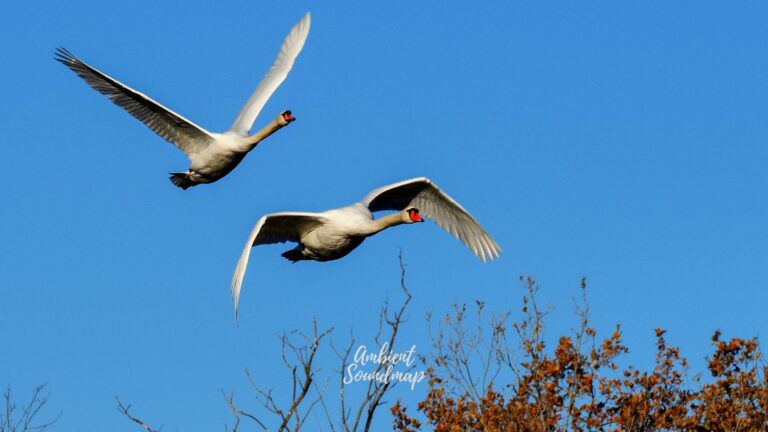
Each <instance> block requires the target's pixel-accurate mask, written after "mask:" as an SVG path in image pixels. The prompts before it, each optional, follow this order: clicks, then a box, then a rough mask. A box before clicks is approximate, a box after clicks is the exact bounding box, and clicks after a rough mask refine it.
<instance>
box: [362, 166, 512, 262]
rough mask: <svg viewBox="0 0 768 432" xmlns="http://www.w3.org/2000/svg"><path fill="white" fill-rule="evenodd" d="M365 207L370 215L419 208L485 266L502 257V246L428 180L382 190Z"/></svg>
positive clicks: (418, 180)
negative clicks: (385, 211)
mask: <svg viewBox="0 0 768 432" xmlns="http://www.w3.org/2000/svg"><path fill="white" fill-rule="evenodd" d="M363 204H365V205H366V206H368V209H369V210H371V212H377V211H382V210H397V211H402V210H404V209H406V208H408V207H414V208H417V209H418V210H419V212H420V214H421V215H422V216H425V217H427V218H429V219H432V220H434V221H435V223H437V224H438V225H439V226H440V227H441V228H443V229H444V230H446V231H448V232H449V233H451V234H452V235H453V236H454V237H456V238H457V239H459V240H460V241H461V242H462V243H464V245H465V246H467V247H468V248H469V249H471V250H472V252H473V253H474V254H475V255H477V256H478V257H479V258H480V259H481V260H483V262H485V261H486V260H491V261H493V259H494V258H497V257H498V256H499V253H501V248H500V247H499V245H498V244H497V243H496V242H495V241H494V240H493V239H492V238H491V236H489V235H488V233H487V232H485V230H484V229H483V227H482V226H481V225H480V224H479V223H478V222H477V220H475V218H474V217H472V215H471V214H469V212H467V211H466V210H464V207H462V206H461V205H459V203H457V202H456V201H454V199H453V198H451V197H450V196H448V194H446V193H445V192H443V191H442V190H440V188H439V187H437V185H435V184H434V183H432V181H431V180H430V179H428V178H426V177H419V178H414V179H410V180H405V181H401V182H398V183H394V184H391V185H388V186H384V187H380V188H378V189H376V190H374V191H373V192H371V193H369V194H368V195H367V196H366V197H365V198H364V199H363Z"/></svg>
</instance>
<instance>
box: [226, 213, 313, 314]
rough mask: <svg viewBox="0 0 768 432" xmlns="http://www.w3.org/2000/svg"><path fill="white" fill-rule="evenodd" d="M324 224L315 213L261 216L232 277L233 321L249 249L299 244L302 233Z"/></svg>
mask: <svg viewBox="0 0 768 432" xmlns="http://www.w3.org/2000/svg"><path fill="white" fill-rule="evenodd" d="M324 222H326V219H325V218H324V217H323V216H321V215H319V214H317V213H299V212H288V213H273V214H269V215H266V216H262V218H261V219H259V221H258V222H256V225H255V226H254V227H253V229H252V230H251V235H250V236H249V237H248V242H247V243H245V248H243V253H242V254H241V255H240V260H239V261H238V262H237V267H236V268H235V274H234V276H233V277H232V287H231V289H232V299H233V300H234V302H235V319H237V303H238V301H239V300H240V287H241V286H242V284H243V277H245V269H246V268H247V267H248V257H250V255H251V248H253V247H254V246H258V245H264V244H272V243H284V242H289V241H290V242H299V241H300V240H301V236H302V234H303V233H306V232H309V231H312V230H313V229H315V228H317V227H318V226H320V225H322V224H323V223H324Z"/></svg>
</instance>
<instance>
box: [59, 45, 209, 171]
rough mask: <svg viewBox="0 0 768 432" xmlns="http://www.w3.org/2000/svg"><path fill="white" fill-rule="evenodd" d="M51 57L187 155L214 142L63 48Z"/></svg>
mask: <svg viewBox="0 0 768 432" xmlns="http://www.w3.org/2000/svg"><path fill="white" fill-rule="evenodd" d="M54 58H55V59H56V60H57V61H59V62H61V63H63V64H64V65H65V66H66V67H68V68H69V69H71V70H72V72H74V73H76V74H77V75H78V76H79V77H80V78H82V79H83V80H84V81H85V82H86V83H87V84H88V85H89V86H91V87H92V88H93V89H94V90H96V91H97V92H99V93H101V94H103V95H105V96H106V97H108V98H109V100H111V101H112V102H113V103H114V104H115V105H117V106H119V107H121V108H123V109H124V110H126V111H127V112H128V113H129V114H130V115H132V116H134V117H136V118H137V119H138V120H139V121H141V122H142V123H144V124H145V125H147V127H149V128H150V129H151V130H152V131H153V132H155V133H156V134H158V135H160V137H162V138H163V139H164V140H166V141H168V142H170V143H172V144H174V145H175V146H176V147H178V148H179V149H181V150H182V151H183V152H184V153H185V154H186V155H187V156H189V155H191V154H194V153H197V152H199V151H201V150H202V149H203V148H205V147H207V146H208V144H209V143H210V142H211V141H213V137H212V136H211V134H210V133H208V131H206V130H205V129H203V128H201V127H200V126H198V125H196V124H194V123H192V122H191V121H189V120H187V119H186V118H184V117H182V116H181V115H179V114H177V113H175V112H173V111H171V110H170V109H168V108H166V107H164V106H163V105H161V104H159V103H158V102H156V101H155V100H153V99H152V98H150V97H149V96H147V95H145V94H143V93H141V92H138V91H136V90H134V89H132V88H130V87H128V86H127V85H125V84H123V83H121V82H120V81H118V80H116V79H114V78H112V77H110V76H109V75H107V74H105V73H103V72H101V71H99V70H98V69H96V68H93V67H91V66H89V65H88V64H86V63H85V62H83V61H82V60H80V59H78V58H77V57H75V56H74V55H73V54H72V53H71V52H69V51H67V50H66V49H64V48H58V49H57V50H56V55H55V57H54Z"/></svg>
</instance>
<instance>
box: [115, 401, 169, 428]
mask: <svg viewBox="0 0 768 432" xmlns="http://www.w3.org/2000/svg"><path fill="white" fill-rule="evenodd" d="M115 401H117V410H118V411H119V412H120V413H121V414H122V415H124V416H126V417H128V418H129V419H130V420H131V421H132V422H134V423H136V424H137V425H139V426H141V427H142V428H144V430H145V431H147V432H160V431H161V430H163V427H162V426H160V428H159V429H152V428H151V427H150V426H149V425H147V424H146V423H145V422H144V421H142V420H140V419H138V418H136V417H134V416H132V415H131V413H130V409H131V405H130V404H128V405H124V404H123V402H122V401H121V400H120V397H119V396H115Z"/></svg>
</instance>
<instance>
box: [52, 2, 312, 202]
mask: <svg viewBox="0 0 768 432" xmlns="http://www.w3.org/2000/svg"><path fill="white" fill-rule="evenodd" d="M309 26H310V15H309V13H307V14H306V15H305V16H304V18H302V20H301V21H299V23H298V24H296V26H294V27H293V29H291V32H290V33H288V36H287V37H286V38H285V41H284V42H283V45H282V46H281V47H280V52H279V53H278V55H277V59H276V60H275V63H274V64H273V65H272V67H271V68H269V71H267V74H266V75H265V76H264V78H263V79H262V80H261V82H260V83H259V86H258V87H257V88H256V91H254V93H253V95H251V97H250V98H249V99H248V102H246V104H245V106H243V108H242V109H241V110H240V114H238V116H237V119H235V122H234V123H233V124H232V127H230V129H229V130H228V131H226V132H223V133H214V132H209V131H207V130H205V129H203V128H201V127H200V126H198V125H196V124H194V123H192V122H191V121H189V120H187V119H186V118H184V117H182V116H181V115H179V114H177V113H175V112H173V111H171V110H169V109H168V108H166V107H164V106H163V105H160V104H159V103H157V102H155V101H154V100H153V99H152V98H150V97H149V96H147V95H145V94H143V93H140V92H138V91H136V90H134V89H132V88H130V87H128V86H127V85H125V84H123V83H121V82H120V81H117V80H116V79H114V78H111V77H110V76H108V75H107V74H105V73H103V72H101V71H99V70H97V69H95V68H93V67H91V66H88V65H87V64H85V63H84V62H82V61H81V60H80V59H78V58H77V57H75V56H74V55H72V53H70V52H69V51H67V50H66V49H64V48H59V49H57V50H56V56H55V59H56V60H58V61H60V62H61V63H63V64H64V65H66V66H67V67H68V68H70V69H71V70H72V71H73V72H75V73H76V74H77V75H79V76H80V78H82V79H84V80H85V82H86V83H88V85H90V86H91V87H93V89H94V90H96V91H98V92H100V93H101V94H103V95H105V96H107V97H108V98H109V99H110V100H111V101H112V102H114V103H115V104H116V105H118V106H120V107H122V108H123V109H125V110H126V111H128V113H129V114H131V115H132V116H134V117H136V118H137V119H139V120H140V121H141V122H142V123H144V124H145V125H147V127H149V128H150V129H152V130H153V131H154V132H155V133H157V134H158V135H160V136H161V137H162V138H163V139H165V140H166V141H169V142H170V143H172V144H174V145H175V146H176V147H178V148H179V149H180V150H181V151H183V152H184V153H185V154H186V155H187V157H188V158H189V160H190V162H191V164H190V167H189V169H188V170H187V171H186V172H183V173H171V181H172V182H173V184H175V185H176V186H178V187H180V188H182V189H187V188H188V187H191V186H195V185H198V184H200V183H213V182H215V181H216V180H219V179H220V178H222V177H224V176H225V175H227V174H228V173H229V172H230V171H232V170H233V169H235V167H236V166H237V165H238V164H239V163H240V161H242V160H243V158H244V157H245V155H246V154H248V152H249V151H251V150H253V148H254V147H256V145H257V144H259V142H261V141H262V140H263V139H265V138H266V137H268V136H270V135H271V134H273V133H274V132H275V131H277V130H278V129H280V128H282V127H283V126H285V125H287V124H288V123H290V122H292V121H293V120H294V117H293V116H292V115H291V112H290V111H284V112H282V113H281V114H280V115H279V116H278V117H277V119H275V120H274V121H273V122H272V123H270V124H269V125H267V126H266V127H265V128H264V129H262V130H261V131H259V132H257V133H255V134H253V135H251V136H248V132H249V131H250V129H251V127H252V126H253V122H254V121H255V120H256V117H257V116H258V115H259V112H260V111H261V109H262V108H263V107H264V104H265V103H266V102H267V100H268V99H269V97H270V96H272V93H274V92H275V90H276V89H277V87H278V86H280V84H281V83H282V82H283V80H285V78H286V77H287V76H288V72H290V70H291V68H292V67H293V63H294V61H295V60H296V56H298V55H299V52H301V49H302V47H304V41H305V40H306V39H307V35H308V34H309Z"/></svg>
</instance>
